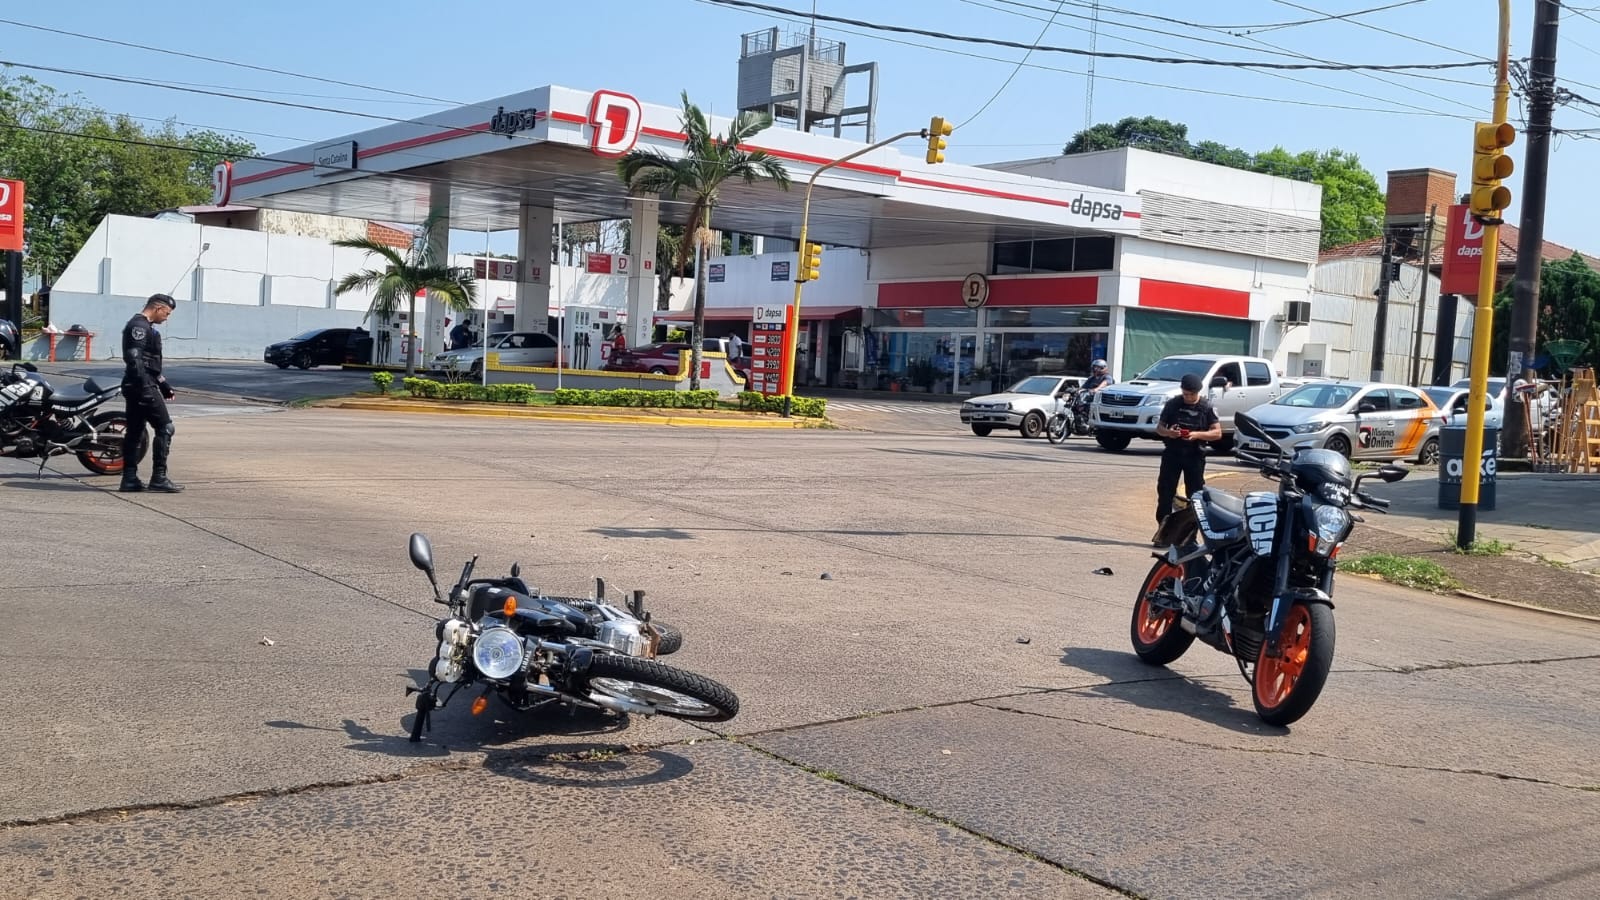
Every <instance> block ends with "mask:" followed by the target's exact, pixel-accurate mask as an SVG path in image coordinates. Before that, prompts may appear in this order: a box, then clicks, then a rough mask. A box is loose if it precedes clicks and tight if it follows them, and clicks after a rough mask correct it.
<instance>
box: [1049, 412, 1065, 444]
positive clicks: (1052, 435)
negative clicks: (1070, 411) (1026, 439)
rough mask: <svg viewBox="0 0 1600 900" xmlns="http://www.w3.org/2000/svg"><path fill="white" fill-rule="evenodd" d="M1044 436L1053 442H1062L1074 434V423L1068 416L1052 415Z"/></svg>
mask: <svg viewBox="0 0 1600 900" xmlns="http://www.w3.org/2000/svg"><path fill="white" fill-rule="evenodd" d="M1044 436H1045V437H1046V438H1048V439H1049V440H1050V443H1052V444H1060V443H1062V442H1064V441H1066V439H1067V438H1069V437H1071V436H1072V424H1071V423H1070V422H1069V421H1068V420H1067V417H1066V416H1063V415H1054V416H1051V417H1050V424H1048V425H1046V426H1045V427H1044Z"/></svg>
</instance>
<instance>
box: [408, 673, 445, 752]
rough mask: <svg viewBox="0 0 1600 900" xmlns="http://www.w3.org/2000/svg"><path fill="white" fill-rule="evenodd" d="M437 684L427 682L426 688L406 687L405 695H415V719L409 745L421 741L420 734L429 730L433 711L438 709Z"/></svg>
mask: <svg viewBox="0 0 1600 900" xmlns="http://www.w3.org/2000/svg"><path fill="white" fill-rule="evenodd" d="M438 690H439V689H438V684H437V683H436V682H433V681H430V682H428V686H427V687H420V688H419V687H408V688H406V693H407V694H413V693H414V694H416V695H417V718H416V720H415V721H413V722H412V723H411V743H413V744H415V743H418V742H419V741H421V740H422V732H423V731H426V730H429V728H428V726H429V725H430V724H431V720H432V718H433V711H434V710H435V709H438V708H439V694H438Z"/></svg>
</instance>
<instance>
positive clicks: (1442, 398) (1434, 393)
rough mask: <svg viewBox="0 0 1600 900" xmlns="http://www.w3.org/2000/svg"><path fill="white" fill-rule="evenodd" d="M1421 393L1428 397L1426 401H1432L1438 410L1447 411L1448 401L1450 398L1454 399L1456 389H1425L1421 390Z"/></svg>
mask: <svg viewBox="0 0 1600 900" xmlns="http://www.w3.org/2000/svg"><path fill="white" fill-rule="evenodd" d="M1423 393H1424V394H1427V395H1428V399H1429V400H1432V401H1433V405H1434V406H1437V407H1439V408H1440V409H1449V408H1450V400H1451V398H1453V397H1455V395H1456V389H1455V388H1441V387H1435V388H1426V389H1424V390H1423Z"/></svg>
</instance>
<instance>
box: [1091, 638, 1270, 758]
mask: <svg viewBox="0 0 1600 900" xmlns="http://www.w3.org/2000/svg"><path fill="white" fill-rule="evenodd" d="M1062 649H1063V650H1064V651H1065V653H1064V655H1063V656H1062V657H1061V664H1062V665H1064V666H1071V667H1073V668H1075V669H1079V670H1081V671H1084V672H1089V673H1091V674H1094V675H1098V676H1100V677H1102V678H1104V679H1106V681H1107V683H1106V684H1099V685H1093V686H1091V687H1084V688H1073V689H1071V690H1068V691H1063V692H1062V693H1065V694H1077V695H1089V696H1095V697H1103V698H1105V699H1108V700H1117V701H1120V702H1123V703H1131V704H1133V705H1135V706H1141V707H1144V708H1145V709H1151V710H1158V711H1160V712H1175V713H1182V714H1183V715H1186V716H1189V717H1191V718H1194V719H1199V720H1200V721H1202V722H1206V723H1209V724H1212V725H1220V726H1222V727H1224V728H1228V729H1231V730H1233V731H1238V732H1241V733H1245V734H1252V735H1261V734H1268V735H1271V734H1288V733H1289V730H1288V729H1287V728H1274V727H1272V726H1270V725H1265V724H1263V723H1262V721H1261V720H1260V719H1259V718H1257V717H1256V713H1255V709H1254V708H1253V707H1252V708H1250V709H1242V708H1240V707H1238V706H1236V705H1234V701H1233V696H1232V695H1230V694H1228V693H1226V692H1224V691H1220V690H1217V689H1216V688H1213V687H1211V686H1210V685H1207V684H1204V683H1202V682H1199V681H1193V680H1190V679H1188V678H1186V677H1184V676H1182V675H1179V674H1177V673H1176V672H1170V671H1166V670H1163V669H1156V668H1152V667H1150V666H1147V665H1145V664H1144V663H1142V662H1139V659H1138V657H1136V656H1134V655H1133V651H1132V650H1129V651H1128V652H1126V653H1120V652H1115V651H1111V650H1102V649H1100V648H1098V647H1064V648H1062ZM1201 650H1205V651H1209V650H1210V648H1209V647H1203V646H1201V645H1199V644H1196V645H1195V647H1194V651H1195V652H1198V651H1201ZM1163 673H1164V674H1165V675H1166V677H1162V675H1163Z"/></svg>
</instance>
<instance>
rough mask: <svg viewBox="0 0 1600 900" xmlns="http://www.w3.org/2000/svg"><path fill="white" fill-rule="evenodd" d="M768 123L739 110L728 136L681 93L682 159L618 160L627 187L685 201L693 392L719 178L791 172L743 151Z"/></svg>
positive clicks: (783, 176) (641, 154)
mask: <svg viewBox="0 0 1600 900" xmlns="http://www.w3.org/2000/svg"><path fill="white" fill-rule="evenodd" d="M771 124H772V117H771V116H769V115H767V114H766V113H754V112H748V111H746V112H741V113H739V115H738V116H736V117H734V120H733V123H732V124H731V125H729V126H728V132H727V134H725V135H723V136H721V137H718V136H716V135H713V134H712V133H711V125H710V124H709V123H708V122H707V121H706V116H705V113H703V112H701V111H700V107H698V106H695V105H694V104H693V103H690V102H689V92H688V91H684V92H683V131H684V139H683V157H682V158H681V159H674V158H672V157H670V156H668V155H666V154H665V153H662V152H661V151H659V150H632V151H629V152H628V154H627V155H626V156H624V157H622V158H621V159H619V160H617V175H618V176H619V177H620V178H621V179H622V181H623V183H624V184H626V185H627V186H628V189H629V190H631V191H633V192H634V193H639V194H656V195H658V196H661V197H664V198H666V199H668V200H676V199H678V198H679V197H680V196H687V197H688V199H689V204H690V205H689V221H688V222H687V223H686V224H685V225H684V235H685V238H686V239H685V240H683V241H681V242H679V244H678V252H677V267H678V268H679V269H681V268H682V267H683V264H684V260H685V259H686V258H687V256H688V254H689V251H690V250H691V249H692V250H694V252H695V254H696V260H697V262H696V265H695V267H694V332H693V334H692V336H691V339H690V346H691V347H692V350H691V351H690V352H691V353H692V354H693V361H694V362H693V368H692V369H690V372H689V387H690V389H691V390H699V388H700V353H701V336H702V335H704V334H705V327H706V267H705V266H704V265H700V264H699V263H700V258H699V254H702V253H705V252H706V248H707V246H709V245H710V243H711V241H712V240H713V239H714V238H713V232H712V231H711V211H712V210H713V209H715V208H716V205H717V192H718V191H719V190H720V189H721V187H722V184H723V182H725V181H727V180H729V179H731V178H738V179H743V181H744V183H745V184H755V182H756V180H757V179H760V178H770V179H772V180H773V181H774V182H776V183H777V184H778V185H780V186H781V187H782V188H783V189H784V190H788V189H789V173H788V171H787V170H785V169H784V167H783V163H781V162H779V161H778V160H777V159H776V158H775V157H773V156H771V155H770V154H768V153H767V152H766V151H764V150H746V149H744V147H743V144H744V143H745V142H746V141H748V140H750V138H752V137H754V136H755V135H757V134H759V133H760V132H762V131H763V130H765V129H766V128H767V127H768V126H770V125H771Z"/></svg>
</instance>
